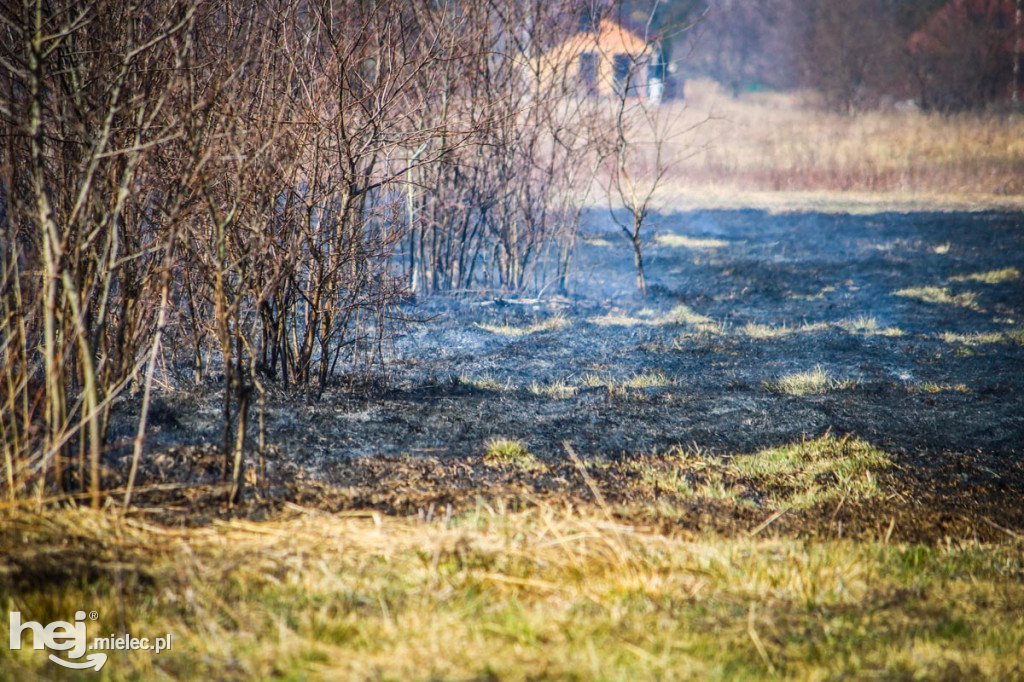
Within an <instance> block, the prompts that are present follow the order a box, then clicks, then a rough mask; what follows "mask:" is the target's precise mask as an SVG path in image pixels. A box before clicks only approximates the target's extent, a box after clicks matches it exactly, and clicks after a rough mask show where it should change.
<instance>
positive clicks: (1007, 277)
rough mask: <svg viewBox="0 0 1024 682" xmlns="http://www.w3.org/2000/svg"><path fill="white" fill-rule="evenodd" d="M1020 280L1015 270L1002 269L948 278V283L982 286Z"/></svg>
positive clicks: (1018, 272) (1017, 271) (1018, 273)
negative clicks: (978, 283) (968, 283)
mask: <svg viewBox="0 0 1024 682" xmlns="http://www.w3.org/2000/svg"><path fill="white" fill-rule="evenodd" d="M1018 279H1020V270H1018V269H1017V268H1003V269H1002V270H990V271H988V272H976V273H974V274H971V275H960V276H959V277H950V278H949V281H950V282H982V283H984V284H1002V283H1003V282H1013V281H1015V280H1018Z"/></svg>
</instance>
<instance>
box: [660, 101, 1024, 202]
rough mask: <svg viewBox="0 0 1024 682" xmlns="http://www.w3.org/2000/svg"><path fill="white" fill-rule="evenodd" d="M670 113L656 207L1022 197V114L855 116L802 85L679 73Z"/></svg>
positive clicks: (906, 108)
mask: <svg viewBox="0 0 1024 682" xmlns="http://www.w3.org/2000/svg"><path fill="white" fill-rule="evenodd" d="M686 94H687V100H686V102H685V104H681V103H678V102H671V103H668V104H666V105H664V106H663V111H662V112H661V115H662V117H663V118H664V120H665V122H666V131H667V133H668V134H667V136H666V139H667V140H668V144H667V149H668V150H669V153H668V154H667V157H668V158H670V159H671V162H670V168H669V172H668V174H667V175H666V178H665V181H664V182H663V183H662V185H661V187H660V189H659V191H658V192H657V199H658V204H659V205H660V206H661V207H663V208H668V209H680V208H698V207H703V208H728V207H737V206H748V207H757V208H769V209H775V208H777V209H786V208H790V207H798V208H806V207H810V208H813V209H816V210H842V211H852V212H857V211H863V210H877V206H878V205H879V204H880V203H889V204H891V205H892V206H893V207H894V208H896V209H899V210H930V209H936V208H938V209H943V210H966V209H971V208H997V207H998V208H1022V207H1024V116H1015V117H1011V116H1008V115H1006V114H1005V113H1002V114H996V113H991V114H989V113H972V114H959V115H953V116H943V115H940V114H935V113H926V112H922V111H918V110H916V109H914V108H913V107H912V106H910V105H893V106H892V107H890V108H889V109H888V110H885V111H872V112H864V113H860V114H856V115H851V116H843V115H838V114H834V113H829V112H827V111H826V110H824V109H823V108H822V107H820V106H818V105H817V103H816V102H815V99H814V97H813V96H812V95H810V94H801V93H770V92H762V93H748V94H744V95H741V96H740V98H739V99H734V98H733V97H731V96H729V95H728V94H726V93H725V92H724V91H723V90H722V89H721V88H719V87H718V86H717V85H716V84H714V83H713V82H710V81H691V82H688V83H687V85H686Z"/></svg>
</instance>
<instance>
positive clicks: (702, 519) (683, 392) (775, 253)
mask: <svg viewBox="0 0 1024 682" xmlns="http://www.w3.org/2000/svg"><path fill="white" fill-rule="evenodd" d="M586 226H587V233H586V238H585V239H583V240H582V241H581V246H580V249H579V254H578V259H577V270H578V277H577V280H576V285H575V289H574V291H572V292H570V293H569V294H568V295H561V296H548V297H545V298H542V299H488V298H479V297H478V298H459V299H449V298H431V299H425V300H421V301H418V302H413V303H410V304H409V305H408V306H407V309H406V312H407V313H408V314H409V315H410V316H412V317H418V318H424V319H427V320H428V321H427V322H423V323H419V324H412V325H409V326H408V327H407V328H406V329H404V330H403V331H402V333H401V334H400V336H399V337H398V338H397V339H396V341H395V343H394V348H393V351H392V354H393V357H392V359H391V363H390V364H389V367H388V368H387V370H386V374H382V375H379V376H374V377H372V380H369V381H358V382H352V381H347V380H341V379H339V380H338V382H337V383H336V384H335V385H332V386H331V387H329V388H328V389H327V390H326V391H325V392H324V393H323V394H322V395H319V396H318V395H316V394H315V393H312V392H310V393H294V392H293V393H288V394H285V393H284V392H283V391H281V390H280V388H278V387H273V386H272V387H271V399H270V400H269V403H268V406H267V413H266V424H267V438H268V442H269V443H271V444H272V447H271V448H270V449H269V452H268V454H267V461H266V469H267V472H268V473H267V480H268V483H267V485H266V487H265V488H264V491H263V492H262V493H261V494H257V493H256V492H255V491H254V490H253V489H250V492H249V494H248V495H247V497H246V499H245V500H244V501H243V503H242V504H241V505H240V506H236V507H235V508H234V510H233V511H232V512H231V513H240V514H255V515H259V514H266V513H273V510H274V509H275V508H276V506H277V505H279V504H282V503H283V502H282V501H285V500H287V501H291V502H296V503H300V504H309V505H316V506H318V507H324V508H329V509H339V510H340V509H355V508H367V507H369V508H375V509H379V510H382V511H385V512H388V513H396V514H417V513H418V514H424V515H436V514H447V513H457V512H463V511H465V510H467V509H472V508H473V507H474V506H476V505H494V504H504V505H513V506H514V505H522V504H534V503H538V502H544V503H555V504H562V503H567V504H605V505H608V507H609V508H610V509H613V510H615V513H617V514H619V515H621V516H623V517H625V518H628V519H630V520H631V521H634V522H637V523H650V524H655V525H657V526H659V527H665V528H670V529H673V530H675V531H677V532H687V531H696V530H704V529H713V530H719V531H723V532H737V531H749V530H751V529H757V528H758V526H759V525H760V524H761V523H762V522H763V521H765V519H766V518H767V517H769V512H768V511H767V510H766V509H765V508H759V507H758V506H757V505H737V504H735V503H732V502H728V501H712V500H706V499H700V498H694V499H687V498H684V497H681V496H678V495H675V496H673V495H671V494H668V493H666V492H665V491H663V490H658V489H657V488H656V487H652V486H651V485H649V484H648V483H647V482H645V481H644V480H643V479H642V477H641V476H640V474H638V473H637V467H636V465H635V462H636V460H637V459H638V458H647V459H651V458H654V459H655V460H657V458H658V457H659V453H665V452H667V451H668V450H670V449H672V448H679V447H681V448H686V449H689V450H691V451H694V452H696V453H698V456H700V453H703V454H704V455H705V456H712V455H714V456H723V457H727V456H729V455H735V454H740V453H752V452H757V451H759V450H761V449H763V448H768V447H774V446H779V445H783V444H786V443H792V442H795V441H799V440H801V439H806V438H816V437H818V436H820V435H822V434H823V433H826V432H831V433H834V434H840V435H846V434H852V435H853V436H856V437H858V438H861V439H863V440H865V441H868V442H870V443H871V444H872V445H874V446H876V447H878V448H880V449H882V450H884V451H886V452H887V453H889V454H890V456H891V458H892V460H893V462H894V463H895V465H896V467H895V468H894V469H892V470H890V471H889V472H888V473H886V474H884V476H883V478H884V484H885V486H886V490H887V491H888V497H887V498H886V499H885V500H884V501H883V502H880V503H877V504H876V503H867V502H864V503H858V504H855V503H852V502H849V503H844V504H841V505H838V506H837V505H836V504H834V503H833V504H830V505H824V506H822V507H821V508H811V509H807V510H802V511H799V512H797V511H789V512H787V513H785V514H783V515H782V516H780V517H778V518H777V519H775V520H773V521H772V524H771V526H770V528H771V531H772V532H786V533H790V532H792V533H802V534H812V535H813V534H836V533H842V534H844V535H845V534H854V535H877V536H884V535H886V534H887V533H891V535H892V537H894V538H896V539H902V540H908V541H910V540H913V541H936V540H943V539H944V538H946V537H954V538H964V537H975V536H977V537H979V538H982V539H1006V538H1008V537H1012V536H1014V535H1016V536H1018V537H1019V536H1020V535H1021V534H1024V502H1022V500H1024V459H1022V457H1021V455H1022V451H1024V331H1022V330H1024V279H1022V278H1021V275H1020V274H1019V273H1021V272H1024V216H1022V215H1019V214H1004V213H970V214H922V213H917V214H876V215H867V216H850V215H827V214H813V213H810V214H786V215H772V214H767V213H763V212H758V211H702V212H693V213H682V214H666V215H660V216H656V217H655V219H654V220H653V222H652V224H651V230H650V233H649V240H648V241H649V243H648V244H647V247H646V249H647V251H646V254H647V259H648V265H647V276H648V281H649V284H650V289H651V294H650V295H649V296H648V297H647V298H646V299H640V298H639V297H638V296H637V295H636V294H635V293H634V291H633V289H632V287H633V279H634V273H633V271H632V260H631V255H630V251H629V249H628V245H627V244H626V243H625V241H624V240H623V239H622V237H621V236H620V235H618V234H617V233H615V232H614V231H613V230H612V227H611V223H610V222H609V221H608V220H607V216H606V215H603V214H599V213H595V214H594V215H592V216H589V217H588V221H587V223H586ZM673 237H674V238H675V239H673ZM680 238H681V239H680ZM1008 268H1013V269H1015V270H1016V271H1017V272H1018V274H1017V276H1016V277H1014V276H1013V275H1012V272H1013V271H1009V272H1010V274H1009V275H1006V276H1004V277H990V278H988V279H989V280H992V281H989V282H986V281H983V280H984V279H985V278H980V277H976V278H973V279H972V278H970V276H971V275H981V274H983V273H990V272H994V271H1005V270H1007V269H1008ZM935 292H945V297H943V298H940V299H939V301H938V302H934V301H935V300H936V298H935ZM552 319H557V320H561V323H560V324H547V325H543V328H539V329H536V330H534V331H528V329H529V327H530V326H531V325H538V324H539V323H544V322H550V321H551V320H552ZM498 325H510V326H512V327H515V328H517V329H519V330H520V331H522V332H525V333H522V334H521V335H518V336H513V335H508V334H504V333H501V331H500V330H499V329H498V327H497V326H498ZM807 372H818V373H819V375H823V376H824V377H825V384H824V385H823V386H821V387H819V389H816V392H811V393H808V394H804V395H797V394H791V393H787V392H786V391H784V390H780V388H779V386H780V383H781V382H780V380H781V379H784V378H785V377H787V376H790V375H797V374H800V373H807ZM566 387H568V388H566ZM221 391H222V388H221V387H219V386H218V385H216V384H215V383H210V384H209V385H204V386H200V387H192V388H189V387H184V386H182V387H178V389H177V390H174V391H169V392H166V393H164V394H162V395H161V396H160V398H159V403H158V406H157V409H156V410H155V412H154V419H153V423H152V428H151V429H150V432H151V434H152V435H151V437H150V441H149V453H148V455H147V458H146V462H145V465H144V467H143V472H142V473H143V479H144V480H143V481H142V485H144V486H154V485H162V486H164V488H163V489H154V490H151V491H149V492H146V493H144V494H143V495H141V496H140V497H139V498H137V501H138V502H139V504H142V505H152V506H157V507H160V508H162V509H164V510H165V511H167V513H168V514H171V515H172V516H173V515H174V514H175V513H178V514H184V515H185V516H187V517H188V520H189V521H190V522H195V521H196V520H197V519H199V520H202V519H203V518H206V516H208V515H211V514H221V513H226V512H224V509H223V505H224V502H225V499H226V494H225V492H224V489H223V487H222V486H220V478H221V475H220V474H221V466H222V465H221V457H220V455H219V454H217V452H216V446H215V445H213V444H215V443H218V442H219V441H220V438H221V432H220V428H221V427H220V421H219V418H220V404H221V401H222V393H221ZM136 414H137V405H133V404H130V403H128V402H126V403H125V404H124V405H123V406H121V408H120V409H119V412H118V414H117V416H116V418H115V420H114V422H113V425H112V429H113V431H114V433H115V434H120V436H121V437H124V438H130V437H131V434H132V430H133V428H134V424H133V417H134V416H136ZM253 421H255V417H254V419H253ZM122 432H123V433H122ZM116 437H117V436H115V440H116ZM495 437H504V438H513V439H519V440H521V441H523V443H525V445H526V446H527V448H528V449H529V451H530V452H531V453H533V454H534V455H535V456H536V457H537V458H538V459H539V460H540V461H541V462H542V463H543V465H544V467H545V469H544V470H543V471H533V470H526V469H514V468H511V469H502V468H495V467H490V466H487V465H486V464H485V463H484V461H483V454H484V451H485V449H486V443H487V441H488V440H489V439H491V438H495ZM253 440H254V441H255V438H253ZM569 448H571V449H572V451H574V452H576V453H579V456H580V457H581V458H582V460H584V461H585V465H582V466H581V465H577V464H576V463H575V462H574V461H572V460H571V459H570V458H569V457H568V454H567V453H568V451H569ZM253 449H255V445H254V446H253ZM122 454H123V453H122ZM122 454H119V453H112V455H111V457H110V460H111V461H110V462H109V463H110V465H111V468H110V473H111V478H112V480H111V482H112V483H114V484H118V483H119V480H120V478H121V477H123V472H125V471H126V470H127V468H126V467H125V465H124V462H125V458H124V457H123V456H122ZM249 463H250V469H251V470H254V469H256V468H257V461H256V457H255V455H251V456H250V457H249ZM581 469H585V470H586V471H587V478H585V477H584V476H583V474H582V471H581ZM179 484H187V485H186V486H184V487H178V488H176V487H174V486H176V485H179ZM730 484H735V485H741V486H742V485H743V482H742V481H735V482H730ZM598 498H600V500H599V499H598ZM602 500H603V501H602Z"/></svg>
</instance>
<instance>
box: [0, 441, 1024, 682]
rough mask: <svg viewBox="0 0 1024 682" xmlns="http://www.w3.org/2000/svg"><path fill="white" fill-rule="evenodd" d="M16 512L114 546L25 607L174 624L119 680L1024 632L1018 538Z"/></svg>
mask: <svg viewBox="0 0 1024 682" xmlns="http://www.w3.org/2000/svg"><path fill="white" fill-rule="evenodd" d="M801 461H803V460H801ZM801 466H803V465H801ZM772 475H777V472H776V473H775V474H772ZM770 518H771V517H769V519H770ZM3 521H4V526H3V534H2V535H0V540H2V541H3V542H4V545H5V553H4V556H5V557H7V559H6V561H15V560H16V561H18V562H21V564H22V565H26V564H28V565H31V563H32V562H36V563H38V564H39V565H40V566H43V565H47V564H46V562H47V561H50V562H58V563H59V562H60V561H61V560H62V557H63V560H65V561H70V560H74V561H79V562H83V563H85V564H87V565H89V566H91V567H92V570H93V578H91V579H88V580H85V579H81V580H67V581H60V582H56V583H52V582H51V583H47V582H46V578H45V575H42V574H40V575H39V576H38V577H37V583H36V587H29V588H24V589H19V590H17V591H10V590H4V591H3V592H2V593H0V596H2V597H3V599H4V601H5V604H6V605H7V607H8V608H9V609H11V610H19V611H21V612H22V613H23V615H24V616H25V617H26V618H29V617H30V618H32V619H35V620H38V621H40V622H43V623H46V622H50V621H52V620H61V619H68V618H69V617H70V616H69V613H70V612H73V611H74V610H75V609H77V608H85V609H86V610H96V611H97V612H98V613H99V620H98V621H96V622H91V621H90V622H88V623H87V626H88V629H89V635H90V637H92V636H99V635H101V634H102V635H105V634H107V633H109V632H118V633H120V632H130V633H133V634H136V633H137V634H139V635H143V636H144V635H149V636H155V634H156V633H161V634H162V633H173V635H174V646H173V648H172V649H171V650H170V651H166V652H163V653H161V654H160V655H154V654H152V653H150V652H112V653H111V659H110V661H109V662H108V663H107V666H106V667H105V668H104V670H103V675H102V677H103V679H107V680H128V679H181V680H185V679H218V680H252V679H292V680H298V679H302V680H306V679H310V680H315V679H324V680H328V679H334V680H336V679H353V680H355V679H382V680H441V679H501V680H527V679H588V680H622V679H630V680H648V679H651V680H653V679H705V680H723V679H750V680H759V679H792V680H804V679H835V678H868V677H881V678H900V679H934V678H936V677H943V678H950V679H952V678H961V677H965V676H966V677H972V676H973V677H984V678H989V679H1011V678H1013V677H1014V676H1015V675H1017V674H1018V673H1019V672H1020V659H1019V653H1020V648H1021V646H1022V645H1024V616H1022V615H1021V612H1020V609H1019V606H1020V604H1021V603H1024V586H1022V583H1021V581H1020V580H1019V577H1020V575H1022V574H1024V555H1022V554H1021V552H1020V551H1019V547H1018V546H1015V545H1010V544H1007V545H994V546H993V545H980V544H977V543H975V542H971V541H969V540H965V541H962V542H954V543H949V544H946V545H943V546H939V547H924V546H917V545H901V544H896V543H890V542H889V541H888V535H887V534H884V533H883V534H880V536H879V537H878V538H877V539H876V540H874V541H865V542H853V541H846V540H837V539H832V540H825V539H817V540H804V539H780V538H773V537H771V536H770V533H752V534H751V535H749V536H740V537H734V538H723V537H714V536H704V537H699V536H698V537H672V536H666V535H661V534H658V533H655V532H652V529H648V528H643V527H636V526H628V525H623V524H621V523H617V522H616V521H614V519H613V518H612V517H611V516H609V515H607V514H604V513H600V512H584V513H577V512H573V511H571V510H569V511H567V510H564V509H562V510H556V509H554V508H551V507H538V508H533V509H531V510H529V511H525V512H517V513H504V512H501V511H500V510H494V509H491V508H488V507H486V506H481V507H480V508H479V509H478V511H477V512H475V513H471V514H469V515H467V516H463V517H457V518H452V519H447V520H435V521H431V522H422V521H416V520H414V519H399V518H392V517H383V516H381V515H379V514H376V513H374V512H366V513H353V514H325V513H319V512H313V511H309V510H303V509H299V508H295V507H291V508H290V510H289V511H288V512H287V513H286V514H285V515H284V516H283V517H282V518H279V519H278V520H275V521H268V522H262V523H254V522H250V521H243V520H232V521H224V522H217V523H214V524H213V525H210V526H206V527H203V528H193V529H175V528H166V527H158V526H152V525H149V524H147V523H144V522H142V521H139V520H138V519H132V518H121V517H119V516H118V515H117V514H115V513H113V512H91V511H63V512H60V513H31V512H18V513H15V514H8V515H7V516H5V518H4V519H3ZM12 543H16V544H14V545H12ZM31 548H38V551H33V550H32V549H31ZM54 565H56V564H54ZM6 628H7V623H6V619H3V622H0V638H2V639H3V640H5V641H6V638H7V636H8V632H7V629H6ZM43 654H44V652H40V651H36V650H33V649H31V648H23V649H22V650H20V651H10V650H8V648H7V647H2V648H0V671H2V674H3V677H5V678H6V679H19V680H20V679H42V678H52V677H55V676H56V675H57V670H56V668H55V666H54V665H53V664H52V663H50V662H49V661H48V660H47V659H46V657H45V655H43Z"/></svg>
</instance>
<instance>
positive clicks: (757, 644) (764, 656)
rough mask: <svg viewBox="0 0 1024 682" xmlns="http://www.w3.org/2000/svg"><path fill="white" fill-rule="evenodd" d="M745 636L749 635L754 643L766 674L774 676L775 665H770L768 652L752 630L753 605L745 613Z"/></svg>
mask: <svg viewBox="0 0 1024 682" xmlns="http://www.w3.org/2000/svg"><path fill="white" fill-rule="evenodd" d="M747 634H748V635H750V641H752V642H753V643H754V648H755V649H757V653H758V655H760V656H761V660H762V661H764V664H765V665H766V666H768V672H769V673H770V674H771V675H772V676H774V675H775V672H776V671H775V665H774V664H773V663H772V659H770V658H768V650H767V649H766V648H765V646H764V642H762V641H761V637H760V636H758V634H757V630H755V629H754V603H753V602H751V603H750V610H749V611H747Z"/></svg>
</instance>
